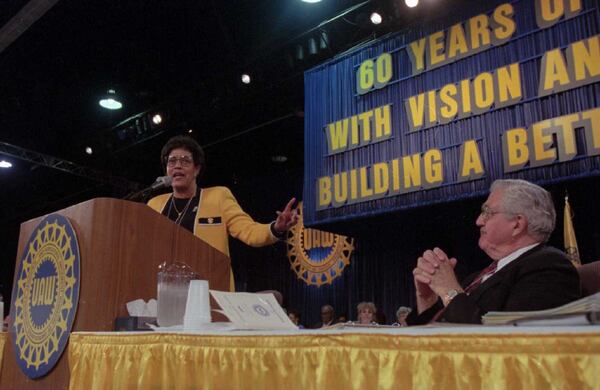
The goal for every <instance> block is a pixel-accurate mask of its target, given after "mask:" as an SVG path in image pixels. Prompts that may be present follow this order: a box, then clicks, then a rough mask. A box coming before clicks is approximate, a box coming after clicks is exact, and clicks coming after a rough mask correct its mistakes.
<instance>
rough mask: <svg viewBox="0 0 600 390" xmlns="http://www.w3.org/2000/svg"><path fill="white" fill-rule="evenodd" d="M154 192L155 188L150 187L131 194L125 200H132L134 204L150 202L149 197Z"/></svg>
mask: <svg viewBox="0 0 600 390" xmlns="http://www.w3.org/2000/svg"><path fill="white" fill-rule="evenodd" d="M152 192H154V188H152V186H150V187H146V188H144V189H142V190H140V191H137V192H132V193H129V194H128V195H126V196H125V197H124V198H123V199H124V200H131V201H134V202H140V203H146V201H147V200H148V197H149V196H150V195H152Z"/></svg>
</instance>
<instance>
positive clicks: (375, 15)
mask: <svg viewBox="0 0 600 390" xmlns="http://www.w3.org/2000/svg"><path fill="white" fill-rule="evenodd" d="M369 19H371V23H373V24H374V25H378V24H381V22H382V21H383V18H382V17H381V15H380V14H379V13H377V12H373V13H372V14H371V16H370V17H369Z"/></svg>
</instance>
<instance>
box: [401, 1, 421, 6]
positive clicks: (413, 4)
mask: <svg viewBox="0 0 600 390" xmlns="http://www.w3.org/2000/svg"><path fill="white" fill-rule="evenodd" d="M404 3H405V4H406V6H407V7H410V8H414V7H416V6H417V5H418V4H419V0H404Z"/></svg>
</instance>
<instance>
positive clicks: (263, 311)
mask: <svg viewBox="0 0 600 390" xmlns="http://www.w3.org/2000/svg"><path fill="white" fill-rule="evenodd" d="M252 308H253V309H254V311H255V312H256V314H258V315H261V316H263V317H268V316H269V311H268V310H267V309H265V308H264V307H262V306H261V305H253V306H252Z"/></svg>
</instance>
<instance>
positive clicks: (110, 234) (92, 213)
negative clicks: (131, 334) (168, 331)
mask: <svg viewBox="0 0 600 390" xmlns="http://www.w3.org/2000/svg"><path fill="white" fill-rule="evenodd" d="M55 213H57V214H61V215H63V216H65V217H67V218H69V220H70V221H71V224H72V225H73V228H74V229H75V232H76V233H77V240H78V244H79V251H80V258H81V261H80V287H79V305H78V309H77V314H76V317H75V321H74V323H73V328H72V331H111V330H112V329H113V326H114V320H115V318H116V317H118V316H124V315H127V309H126V307H125V303H127V302H129V301H132V300H134V299H138V298H143V299H144V300H148V299H150V298H156V283H157V272H158V265H159V264H160V263H162V262H163V261H182V262H185V263H187V264H189V265H190V266H191V267H192V268H193V269H194V270H195V271H196V272H198V274H199V275H200V277H201V278H202V279H207V280H209V283H210V287H211V289H214V290H223V291H227V290H229V272H230V260H229V258H228V257H227V256H226V255H225V254H223V253H221V252H219V251H218V250H216V249H214V248H213V247H211V246H210V245H208V244H206V243H205V242H204V241H202V240H200V239H199V238H198V237H195V236H194V235H193V234H192V233H190V232H189V231H187V230H186V229H183V228H181V227H180V226H178V225H176V224H175V223H173V222H172V221H170V220H169V219H168V218H166V217H164V216H162V215H160V214H159V213H157V212H155V211H154V210H152V209H150V208H149V207H148V206H146V205H143V204H139V203H133V202H129V201H123V200H118V199H109V198H97V199H92V200H89V201H87V202H83V203H80V204H77V205H75V206H71V207H68V208H66V209H64V210H60V211H57V212H55ZM43 218H44V216H42V217H38V218H34V219H32V220H29V221H27V222H24V223H22V224H21V231H20V234H19V247H18V252H17V265H16V267H15V277H14V280H13V285H16V277H17V275H16V272H17V270H18V269H19V263H20V261H21V257H22V256H23V253H24V246H25V244H26V243H27V241H28V240H29V236H30V235H31V233H32V232H33V230H34V229H35V228H36V226H37V225H38V224H39V223H40V221H41V220H42V219H43ZM12 311H13V308H12V307H11V318H13V313H12ZM66 356H67V353H66V351H65V353H63V355H62V356H61V358H60V360H59V361H58V363H57V365H56V366H55V367H54V369H53V370H52V371H51V372H50V373H49V374H48V375H46V376H45V377H43V378H40V379H37V380H30V379H29V378H27V377H26V376H25V374H23V373H22V372H21V370H20V369H19V367H18V366H17V363H16V361H15V358H14V351H13V347H12V341H11V340H7V342H6V345H5V350H4V359H2V371H1V372H0V388H1V389H13V388H14V389H23V388H27V389H67V388H68V387H69V370H68V362H67V357H66Z"/></svg>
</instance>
